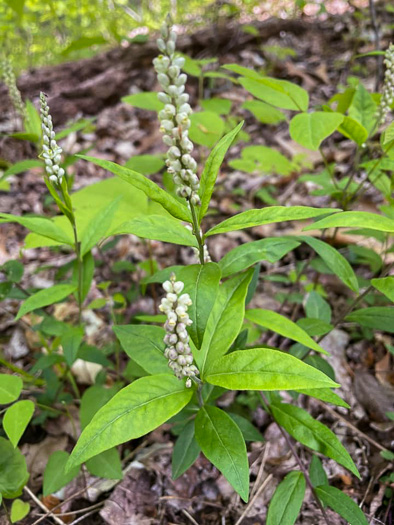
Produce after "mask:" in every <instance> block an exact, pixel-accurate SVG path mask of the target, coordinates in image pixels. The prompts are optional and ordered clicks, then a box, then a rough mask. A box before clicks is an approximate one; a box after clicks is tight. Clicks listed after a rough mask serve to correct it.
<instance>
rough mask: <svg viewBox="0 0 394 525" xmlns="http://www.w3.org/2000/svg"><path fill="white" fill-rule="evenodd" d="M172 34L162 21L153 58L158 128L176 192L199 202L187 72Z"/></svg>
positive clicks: (193, 201)
mask: <svg viewBox="0 0 394 525" xmlns="http://www.w3.org/2000/svg"><path fill="white" fill-rule="evenodd" d="M175 42H176V34H175V32H174V31H172V30H171V29H169V28H168V26H167V25H166V24H164V25H163V26H162V28H161V38H159V39H158V40H157V45H158V48H159V50H160V51H161V53H162V54H161V55H159V56H158V57H157V58H155V59H154V60H153V65H154V67H155V70H156V72H157V80H158V82H159V84H160V86H161V87H162V89H163V91H161V92H160V93H159V94H158V98H159V100H160V101H161V102H163V104H164V109H162V110H161V111H160V112H159V119H160V122H161V126H160V131H161V132H162V133H163V142H164V144H166V145H167V146H168V147H169V149H168V151H167V160H166V164H167V170H168V172H169V173H171V175H172V176H173V179H174V182H175V185H176V187H177V193H178V195H179V196H181V197H184V198H186V199H188V200H189V201H190V202H191V204H194V205H199V204H200V197H199V195H198V190H199V185H200V182H199V179H198V176H197V173H196V170H197V163H196V161H195V160H194V158H193V157H192V156H191V155H190V153H191V152H192V151H193V147H194V146H193V143H192V141H191V140H190V139H189V132H188V129H189V128H190V118H189V115H190V114H191V113H192V109H191V107H190V105H189V104H188V101H189V95H188V94H187V93H185V83H186V80H187V76H186V75H185V74H184V73H181V68H182V67H183V66H184V64H185V59H184V58H183V57H179V56H176V55H175Z"/></svg>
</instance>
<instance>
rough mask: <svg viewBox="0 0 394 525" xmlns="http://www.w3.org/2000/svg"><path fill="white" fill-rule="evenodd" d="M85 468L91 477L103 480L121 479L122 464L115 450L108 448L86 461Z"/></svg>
mask: <svg viewBox="0 0 394 525" xmlns="http://www.w3.org/2000/svg"><path fill="white" fill-rule="evenodd" d="M86 468H87V469H88V471H89V472H90V474H92V475H93V476H98V477H99V478H105V479H122V478H123V472H122V463H121V461H120V458H119V453H118V451H117V450H116V448H110V449H109V450H105V451H104V452H101V454H98V455H97V456H95V457H94V458H91V459H88V460H87V462H86Z"/></svg>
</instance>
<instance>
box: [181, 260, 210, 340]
mask: <svg viewBox="0 0 394 525" xmlns="http://www.w3.org/2000/svg"><path fill="white" fill-rule="evenodd" d="M177 278H178V279H179V280H180V281H183V282H184V283H185V288H184V293H188V294H189V295H190V299H191V300H192V304H191V305H190V306H189V308H188V314H189V317H190V319H191V320H192V321H193V323H192V324H191V325H190V326H189V327H188V332H189V335H190V337H191V338H192V340H193V342H194V344H195V345H196V348H198V349H200V348H201V344H202V340H203V337H204V333H205V327H206V325H207V321H208V318H209V314H210V313H211V310H212V307H213V304H214V302H215V299H216V296H217V292H218V289H219V281H220V268H219V266H218V265H217V264H216V263H207V264H193V265H191V266H186V267H184V268H182V270H181V271H179V272H178V274H177Z"/></svg>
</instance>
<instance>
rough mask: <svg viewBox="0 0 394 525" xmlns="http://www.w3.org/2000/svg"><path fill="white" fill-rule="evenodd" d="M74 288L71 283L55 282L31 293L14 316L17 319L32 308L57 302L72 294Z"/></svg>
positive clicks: (35, 308)
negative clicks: (48, 286)
mask: <svg viewBox="0 0 394 525" xmlns="http://www.w3.org/2000/svg"><path fill="white" fill-rule="evenodd" d="M75 290H76V287H75V286H74V285H73V284H55V285H54V286H51V287H50V288H45V289H44V290H40V291H39V292H37V293H35V294H33V295H31V296H30V297H28V298H27V299H26V301H25V302H24V303H23V304H22V306H21V307H20V308H19V312H18V315H17V316H16V317H15V320H16V321H17V320H18V319H20V318H21V317H22V316H24V315H26V314H27V313H29V312H32V311H33V310H37V309H38V308H43V307H44V306H49V305H50V304H54V303H57V302H59V301H62V300H63V299H65V298H66V297H67V296H68V295H70V294H72V293H73V292H74V291H75Z"/></svg>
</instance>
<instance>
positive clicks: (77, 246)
mask: <svg viewBox="0 0 394 525" xmlns="http://www.w3.org/2000/svg"><path fill="white" fill-rule="evenodd" d="M71 224H72V227H73V233H74V244H75V254H76V256H77V265H78V266H77V271H78V290H77V297H78V324H81V320H82V258H81V244H80V242H79V240H78V232H77V225H76V223H75V219H74V220H73V221H72V223H71Z"/></svg>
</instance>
